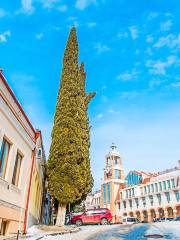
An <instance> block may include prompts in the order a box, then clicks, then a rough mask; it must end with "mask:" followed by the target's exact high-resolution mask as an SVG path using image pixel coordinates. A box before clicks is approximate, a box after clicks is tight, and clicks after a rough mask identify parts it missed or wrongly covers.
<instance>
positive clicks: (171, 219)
mask: <svg viewBox="0 0 180 240" xmlns="http://www.w3.org/2000/svg"><path fill="white" fill-rule="evenodd" d="M166 221H174V218H172V217H168V218H166Z"/></svg>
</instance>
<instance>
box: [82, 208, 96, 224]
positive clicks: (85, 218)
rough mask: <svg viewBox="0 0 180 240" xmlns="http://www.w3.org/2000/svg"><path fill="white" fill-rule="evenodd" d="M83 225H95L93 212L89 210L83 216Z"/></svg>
mask: <svg viewBox="0 0 180 240" xmlns="http://www.w3.org/2000/svg"><path fill="white" fill-rule="evenodd" d="M82 220H83V223H85V224H87V223H93V222H94V215H93V210H88V211H86V212H85V213H84V215H83V218H82Z"/></svg>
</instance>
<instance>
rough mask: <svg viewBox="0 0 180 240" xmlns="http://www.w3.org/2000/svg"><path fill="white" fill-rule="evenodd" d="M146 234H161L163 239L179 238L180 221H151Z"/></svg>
mask: <svg viewBox="0 0 180 240" xmlns="http://www.w3.org/2000/svg"><path fill="white" fill-rule="evenodd" d="M146 234H162V235H164V236H165V238H164V239H166V237H167V239H179V240H180V222H175V221H172V222H157V223H153V224H152V225H151V226H150V228H149V229H148V231H147V232H146Z"/></svg>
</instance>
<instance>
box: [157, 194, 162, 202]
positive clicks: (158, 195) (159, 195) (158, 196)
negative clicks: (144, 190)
mask: <svg viewBox="0 0 180 240" xmlns="http://www.w3.org/2000/svg"><path fill="white" fill-rule="evenodd" d="M157 199H158V203H159V205H161V194H160V193H159V194H157Z"/></svg>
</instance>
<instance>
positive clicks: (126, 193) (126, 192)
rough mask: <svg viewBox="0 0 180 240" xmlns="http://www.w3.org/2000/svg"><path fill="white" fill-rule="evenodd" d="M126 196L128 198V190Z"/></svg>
mask: <svg viewBox="0 0 180 240" xmlns="http://www.w3.org/2000/svg"><path fill="white" fill-rule="evenodd" d="M126 198H128V190H126Z"/></svg>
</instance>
